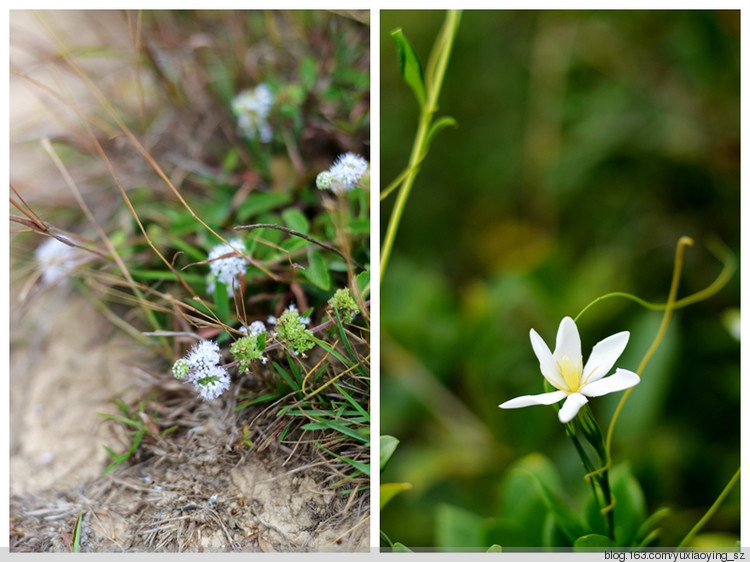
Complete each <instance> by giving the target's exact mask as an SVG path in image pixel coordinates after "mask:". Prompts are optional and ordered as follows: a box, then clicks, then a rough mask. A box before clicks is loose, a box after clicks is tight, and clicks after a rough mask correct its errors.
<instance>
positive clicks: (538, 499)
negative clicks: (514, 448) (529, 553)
mask: <svg viewBox="0 0 750 562" xmlns="http://www.w3.org/2000/svg"><path fill="white" fill-rule="evenodd" d="M538 481H541V482H544V483H545V484H546V485H547V487H548V488H549V489H551V490H555V491H557V492H559V493H562V483H561V480H560V476H559V475H558V473H557V469H556V468H555V466H554V465H553V464H552V462H551V461H550V460H549V459H548V458H547V457H545V456H543V455H541V454H539V453H532V454H530V455H527V456H525V457H523V458H521V459H519V460H518V461H516V462H515V463H513V465H511V467H510V468H509V469H508V470H507V471H506V473H505V475H504V476H503V479H502V481H501V483H500V494H501V501H500V511H499V516H500V517H501V520H500V521H499V522H498V525H499V527H500V530H499V531H498V532H499V533H501V536H502V542H503V544H504V545H505V546H506V547H510V546H513V547H520V546H527V545H530V544H542V540H543V531H544V524H545V521H546V519H547V514H548V508H547V503H546V502H545V498H544V495H543V494H542V492H541V490H540V488H539V486H538V485H537V482H538Z"/></svg>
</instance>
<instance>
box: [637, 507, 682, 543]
mask: <svg viewBox="0 0 750 562" xmlns="http://www.w3.org/2000/svg"><path fill="white" fill-rule="evenodd" d="M670 513H672V510H671V509H670V508H668V507H662V508H659V509H657V510H656V511H654V513H652V514H651V516H650V517H649V518H648V519H646V520H645V521H644V522H643V523H642V524H641V526H640V527H639V528H638V532H636V534H635V539H634V540H633V543H634V544H635V545H636V546H638V547H643V546H648V543H649V542H650V541H651V539H653V538H654V534H655V533H656V532H657V531H658V529H654V527H655V526H656V525H657V524H658V523H659V522H661V520H662V519H665V518H666V517H667V516H668V515H669V514H670Z"/></svg>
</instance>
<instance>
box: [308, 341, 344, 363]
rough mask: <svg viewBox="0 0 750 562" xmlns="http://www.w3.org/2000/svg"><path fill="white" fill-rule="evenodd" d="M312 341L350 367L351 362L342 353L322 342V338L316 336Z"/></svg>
mask: <svg viewBox="0 0 750 562" xmlns="http://www.w3.org/2000/svg"><path fill="white" fill-rule="evenodd" d="M313 341H314V342H315V343H316V344H318V345H319V346H320V347H322V348H323V349H325V350H326V351H327V352H329V353H330V354H331V355H333V356H334V357H336V359H338V360H339V361H341V362H342V363H343V364H344V365H345V366H346V367H347V368H350V367H352V364H351V363H350V362H349V360H348V359H346V357H344V356H343V355H341V354H340V353H339V352H338V351H336V350H335V349H333V348H332V347H331V346H330V345H328V344H327V343H326V342H324V341H323V340H320V339H318V338H313Z"/></svg>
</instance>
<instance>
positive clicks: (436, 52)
mask: <svg viewBox="0 0 750 562" xmlns="http://www.w3.org/2000/svg"><path fill="white" fill-rule="evenodd" d="M460 19H461V13H460V11H458V10H448V12H447V14H446V16H445V23H444V24H443V28H442V30H441V32H440V35H439V37H438V40H437V41H436V42H435V46H434V47H433V52H432V54H431V56H430V65H429V68H428V70H429V72H428V79H429V80H428V82H427V84H426V87H427V101H426V103H425V105H424V107H423V108H422V113H421V115H420V118H419V126H418V128H417V134H416V137H415V138H414V144H413V145H412V150H411V156H410V158H409V166H408V167H407V171H408V173H407V175H406V177H405V178H404V181H403V183H402V184H401V188H400V189H399V191H398V196H397V197H396V202H395V204H394V207H393V211H392V212H391V216H390V219H389V221H388V228H387V230H386V233H385V238H384V239H383V244H382V246H381V249H380V281H381V283H382V281H383V277H384V276H385V270H386V268H387V266H388V260H389V259H390V256H391V250H392V249H393V242H394V240H395V239H396V232H397V231H398V225H399V223H400V222H401V215H403V213H404V208H405V207H406V201H407V199H408V198H409V192H410V191H411V188H412V186H413V185H414V180H415V179H416V178H417V174H418V173H419V163H420V161H421V160H422V157H423V153H424V151H425V150H426V149H427V143H428V141H429V135H428V133H429V131H430V125H431V123H432V118H433V115H434V114H435V112H436V111H437V102H438V97H439V95H440V90H441V88H442V85H443V78H444V77H445V70H446V68H447V66H448V59H449V58H450V51H451V48H452V46H453V38H454V37H455V35H456V31H457V30H458V23H459V21H460Z"/></svg>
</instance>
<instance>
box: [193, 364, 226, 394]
mask: <svg viewBox="0 0 750 562" xmlns="http://www.w3.org/2000/svg"><path fill="white" fill-rule="evenodd" d="M229 383H230V378H229V373H228V372H227V370H226V369H225V368H224V367H221V366H220V365H212V366H211V367H210V368H208V369H204V370H202V371H200V372H199V373H196V376H195V377H194V380H193V386H195V389H196V390H198V391H199V392H200V394H201V398H203V399H204V400H213V399H214V398H216V397H217V396H220V395H221V394H222V393H223V392H224V391H225V390H227V389H228V388H229Z"/></svg>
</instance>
